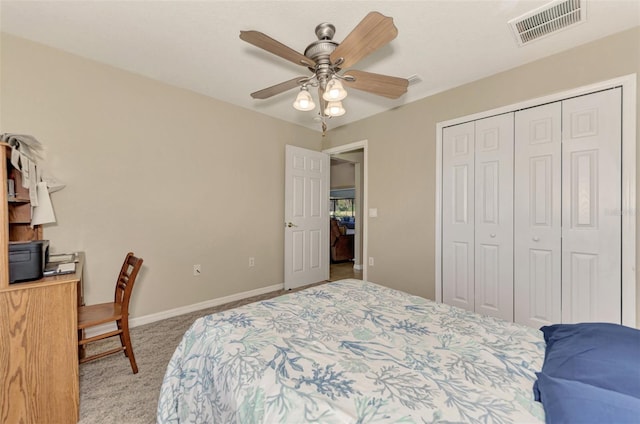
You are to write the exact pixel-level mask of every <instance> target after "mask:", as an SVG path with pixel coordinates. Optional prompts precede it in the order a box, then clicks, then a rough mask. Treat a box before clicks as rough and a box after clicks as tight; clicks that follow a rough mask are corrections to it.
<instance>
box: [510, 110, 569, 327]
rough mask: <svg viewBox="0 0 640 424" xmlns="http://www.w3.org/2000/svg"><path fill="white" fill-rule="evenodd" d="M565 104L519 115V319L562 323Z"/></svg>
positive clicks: (531, 323) (516, 309)
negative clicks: (562, 203) (563, 133)
mask: <svg viewBox="0 0 640 424" xmlns="http://www.w3.org/2000/svg"><path fill="white" fill-rule="evenodd" d="M561 118H562V106H561V103H560V102H556V103H551V104H548V105H543V106H538V107H534V108H531V109H525V110H522V111H518V112H516V114H515V137H516V142H515V146H514V148H515V155H514V161H515V167H514V168H515V180H514V183H515V204H514V233H515V234H514V236H515V237H514V264H515V269H514V276H515V278H514V319H515V321H516V322H517V323H520V324H525V325H528V326H531V327H535V328H539V327H541V326H543V325H548V324H552V323H559V322H560V319H561V315H560V301H561V298H560V290H561V276H562V275H561V270H562V269H561V239H560V237H561V222H560V218H561V216H560V213H561V209H560V206H561V192H560V189H561V168H560V166H561V159H562V156H561V147H562V145H561V141H562V121H561Z"/></svg>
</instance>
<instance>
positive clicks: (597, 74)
mask: <svg viewBox="0 0 640 424" xmlns="http://www.w3.org/2000/svg"><path fill="white" fill-rule="evenodd" d="M525 48H526V47H525ZM631 73H639V74H640V28H638V27H636V28H634V29H632V30H629V31H625V32H621V33H618V34H615V35H613V36H610V37H607V38H604V39H601V40H598V41H595V42H592V43H589V44H586V45H583V46H581V47H578V48H574V49H572V50H569V51H566V52H563V53H560V54H557V55H554V56H551V57H548V58H545V59H542V60H539V61H536V62H533V63H530V64H527V65H524V66H521V67H519V68H515V69H512V70H510V71H507V72H503V73H500V74H497V75H494V76H491V77H489V78H485V79H482V80H479V81H476V82H473V83H471V84H467V85H464V86H461V87H458V88H455V89H452V90H448V91H446V92H443V93H440V94H437V95H434V96H431V97H429V98H426V99H423V100H421V101H417V102H414V103H411V104H409V105H406V106H404V107H401V108H398V109H395V110H392V111H389V112H385V113H382V114H379V115H376V116H374V117H372V118H369V119H365V120H362V121H359V122H357V123H354V124H350V125H347V126H344V127H340V128H336V129H333V130H330V131H329V133H328V134H327V136H326V139H325V141H323V148H324V149H327V148H330V147H335V146H339V145H342V144H346V143H351V142H354V141H359V140H363V139H367V140H368V146H369V152H368V153H369V155H368V159H369V168H368V169H369V207H370V208H377V209H378V217H377V218H369V234H368V237H369V242H368V244H369V252H368V253H369V256H372V257H374V258H375V266H374V267H370V268H369V270H368V273H369V274H368V279H369V280H371V281H376V282H380V283H383V284H388V285H389V284H391V285H393V286H394V287H395V288H399V289H402V290H406V291H409V292H411V293H415V294H419V295H422V296H426V297H429V298H432V299H433V298H434V297H435V282H434V280H435V258H434V253H435V208H434V199H435V189H436V181H435V165H436V159H435V155H436V124H437V123H438V122H441V121H446V120H449V119H453V118H458V117H461V116H465V115H469V114H472V113H478V112H482V111H485V110H490V109H494V108H497V107H501V106H507V105H510V104H513V103H516V102H519V101H524V100H528V99H532V98H536V97H540V96H543V95H547V94H552V93H555V92H560V91H564V90H568V89H571V88H575V87H580V86H584V85H588V84H592V83H596V82H599V81H603V80H607V79H611V78H615V77H619V76H623V75H627V74H631ZM638 87H640V85H638ZM409 89H411V88H409ZM638 99H640V95H639V96H638ZM638 112H640V108H638ZM638 122H639V123H640V114H639V116H638ZM638 140H640V136H639V137H638ZM638 155H640V149H638ZM638 163H639V164H640V161H638ZM639 175H640V173H639ZM638 187H640V184H638ZM636 198H637V199H638V200H639V201H640V196H636ZM638 228H640V226H638ZM638 253H640V249H639V250H638ZM639 263H640V262H639ZM637 297H638V302H637V307H638V310H639V313H638V317H640V287H639V288H638V290H637ZM639 322H640V320H639Z"/></svg>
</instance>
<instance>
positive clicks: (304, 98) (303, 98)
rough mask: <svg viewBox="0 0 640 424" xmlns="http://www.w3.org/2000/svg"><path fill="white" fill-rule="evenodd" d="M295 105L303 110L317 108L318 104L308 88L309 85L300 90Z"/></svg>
mask: <svg viewBox="0 0 640 424" xmlns="http://www.w3.org/2000/svg"><path fill="white" fill-rule="evenodd" d="M293 107H294V108H296V109H298V110H301V111H303V112H306V111H309V110H313V109H315V107H316V104H315V103H314V102H313V98H312V97H311V93H309V90H307V87H301V88H300V92H299V93H298V96H297V97H296V100H295V101H294V102H293Z"/></svg>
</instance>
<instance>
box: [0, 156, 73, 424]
mask: <svg viewBox="0 0 640 424" xmlns="http://www.w3.org/2000/svg"><path fill="white" fill-rule="evenodd" d="M0 148H1V149H2V152H1V153H2V158H5V157H6V152H5V149H7V148H6V147H5V146H0ZM7 172H8V171H7V161H6V160H0V178H1V180H2V187H0V222H2V233H1V234H0V390H1V392H0V423H2V424H13V423H56V424H65V423H76V422H77V421H78V418H79V409H80V395H79V375H78V345H77V340H78V332H77V310H78V309H77V308H78V304H79V303H81V302H82V270H83V266H84V255H80V261H79V262H78V263H77V264H76V272H75V273H74V274H67V275H58V276H53V277H45V278H43V279H41V280H37V281H31V282H23V283H15V284H11V285H10V284H9V260H8V258H9V253H8V250H9V249H8V245H9V240H10V236H9V233H10V230H9V227H10V224H9V219H10V209H11V207H10V206H8V202H9V200H8V199H7V189H6V187H7V175H8V174H7ZM21 233H22V232H21ZM35 234H37V232H36V233H35ZM40 234H41V230H40Z"/></svg>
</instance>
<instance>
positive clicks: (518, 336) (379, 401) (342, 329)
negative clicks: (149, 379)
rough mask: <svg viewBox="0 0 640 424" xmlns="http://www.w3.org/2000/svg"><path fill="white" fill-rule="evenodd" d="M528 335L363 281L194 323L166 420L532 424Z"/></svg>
mask: <svg viewBox="0 0 640 424" xmlns="http://www.w3.org/2000/svg"><path fill="white" fill-rule="evenodd" d="M544 354H545V341H544V339H543V334H542V333H541V332H540V331H539V330H537V329H533V328H528V327H524V326H521V325H516V324H513V323H508V322H505V321H502V320H499V319H494V318H490V317H485V316H480V315H477V314H474V313H470V312H467V311H464V310H461V309H458V308H455V307H451V306H448V305H445V304H439V303H435V302H432V301H430V300H427V299H424V298H421V297H417V296H412V295H409V294H407V293H404V292H401V291H397V290H392V289H389V288H386V287H383V286H381V285H377V284H374V283H370V282H364V281H361V280H342V281H338V282H333V283H327V284H324V285H320V286H316V287H313V288H309V289H306V290H302V291H299V292H294V293H290V294H286V295H284V296H280V297H277V298H273V299H270V300H265V301H261V302H257V303H253V304H250V305H245V306H243V307H239V308H235V309H231V310H227V311H224V312H220V313H216V314H213V315H209V316H205V317H202V318H200V319H198V320H196V321H195V322H194V323H193V325H192V326H191V328H190V329H189V330H188V331H187V332H186V333H185V335H184V337H183V339H182V341H181V342H180V344H179V346H178V347H177V349H176V351H175V353H174V355H173V357H172V359H171V360H170V363H169V365H168V367H167V371H166V374H165V377H164V381H163V384H162V388H161V393H160V397H159V402H158V409H157V420H158V422H159V423H186V422H189V423H302V422H318V423H364V422H381V423H399V422H402V423H431V422H438V423H445V422H487V423H510V422H513V423H535V422H544V419H545V414H544V410H543V408H542V405H541V404H540V403H539V402H536V401H535V400H534V395H533V390H532V387H533V385H534V382H535V380H536V371H539V370H540V369H541V367H542V364H543V359H544Z"/></svg>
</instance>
